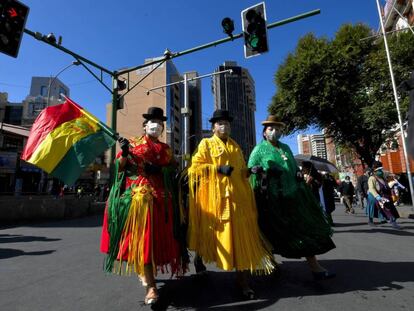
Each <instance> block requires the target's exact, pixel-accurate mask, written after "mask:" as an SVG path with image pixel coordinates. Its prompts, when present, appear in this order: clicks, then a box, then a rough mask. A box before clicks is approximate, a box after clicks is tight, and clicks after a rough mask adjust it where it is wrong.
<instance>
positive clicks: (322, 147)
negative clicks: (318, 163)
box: [310, 134, 327, 159]
mask: <svg viewBox="0 0 414 311" xmlns="http://www.w3.org/2000/svg"><path fill="white" fill-rule="evenodd" d="M310 145H311V148H312V155H314V156H317V157H320V158H324V159H327V155H326V143H325V135H324V134H313V135H310Z"/></svg>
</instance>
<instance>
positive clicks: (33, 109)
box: [22, 77, 70, 126]
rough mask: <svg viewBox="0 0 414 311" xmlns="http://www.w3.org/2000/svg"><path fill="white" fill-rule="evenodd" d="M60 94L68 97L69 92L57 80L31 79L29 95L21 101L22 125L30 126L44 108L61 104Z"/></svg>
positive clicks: (46, 78)
mask: <svg viewBox="0 0 414 311" xmlns="http://www.w3.org/2000/svg"><path fill="white" fill-rule="evenodd" d="M62 94H63V95H66V96H70V90H69V88H68V87H67V86H66V85H65V84H64V83H63V82H62V81H60V80H59V79H58V78H52V77H32V83H31V86H30V93H29V95H28V96H27V97H26V99H25V100H24V101H23V112H22V125H23V126H31V125H32V124H33V122H34V120H35V119H36V118H37V116H38V115H39V113H40V112H41V111H42V110H43V109H44V108H46V107H47V106H54V105H57V104H61V103H63V102H64V98H63V96H62Z"/></svg>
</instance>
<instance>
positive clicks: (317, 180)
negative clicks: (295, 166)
mask: <svg viewBox="0 0 414 311" xmlns="http://www.w3.org/2000/svg"><path fill="white" fill-rule="evenodd" d="M302 174H303V177H304V180H305V184H306V185H308V187H309V188H310V189H311V191H312V193H313V195H314V196H315V199H316V201H318V202H319V204H321V205H323V198H322V197H321V189H322V175H321V174H320V173H319V172H318V171H317V170H316V168H315V166H314V165H313V163H312V162H310V161H303V162H302Z"/></svg>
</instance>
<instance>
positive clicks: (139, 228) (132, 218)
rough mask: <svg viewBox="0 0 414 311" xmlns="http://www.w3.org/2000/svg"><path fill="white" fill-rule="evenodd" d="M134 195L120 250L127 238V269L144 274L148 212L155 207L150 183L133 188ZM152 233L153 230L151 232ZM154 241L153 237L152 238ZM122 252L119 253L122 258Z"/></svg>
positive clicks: (128, 272)
mask: <svg viewBox="0 0 414 311" xmlns="http://www.w3.org/2000/svg"><path fill="white" fill-rule="evenodd" d="M133 192H134V194H133V197H132V202H131V206H130V209H129V213H128V217H127V220H126V221H125V226H124V230H123V233H122V236H121V239H120V248H119V249H120V251H121V250H122V249H123V246H124V244H125V243H126V239H127V237H128V236H129V241H128V258H127V265H126V268H125V271H126V273H127V274H131V272H132V271H135V273H137V274H138V275H141V276H142V275H144V236H145V228H146V225H147V218H148V212H149V213H151V214H150V215H151V217H152V208H153V196H152V192H153V189H152V187H151V186H149V185H141V186H138V187H136V188H134V189H133ZM151 234H152V232H151ZM151 241H152V238H151ZM121 256H122V254H119V258H121ZM118 269H119V271H118V273H120V274H121V269H122V262H120V264H119V268H118Z"/></svg>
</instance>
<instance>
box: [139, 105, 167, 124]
mask: <svg viewBox="0 0 414 311" xmlns="http://www.w3.org/2000/svg"><path fill="white" fill-rule="evenodd" d="M163 114H164V110H162V109H161V108H159V107H149V108H148V111H147V113H144V114H142V116H143V117H144V118H145V119H147V120H153V119H157V120H161V121H167V117H165V116H163Z"/></svg>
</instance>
